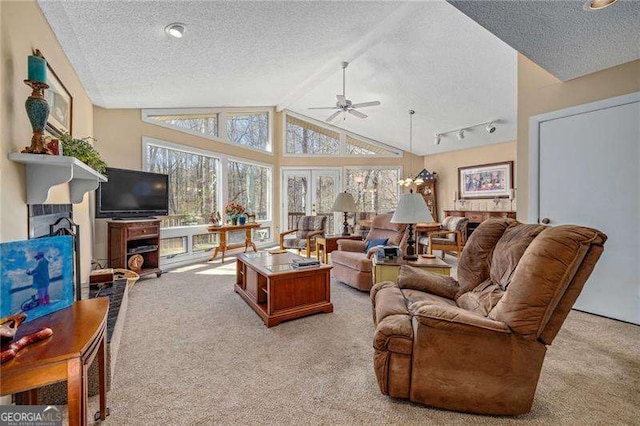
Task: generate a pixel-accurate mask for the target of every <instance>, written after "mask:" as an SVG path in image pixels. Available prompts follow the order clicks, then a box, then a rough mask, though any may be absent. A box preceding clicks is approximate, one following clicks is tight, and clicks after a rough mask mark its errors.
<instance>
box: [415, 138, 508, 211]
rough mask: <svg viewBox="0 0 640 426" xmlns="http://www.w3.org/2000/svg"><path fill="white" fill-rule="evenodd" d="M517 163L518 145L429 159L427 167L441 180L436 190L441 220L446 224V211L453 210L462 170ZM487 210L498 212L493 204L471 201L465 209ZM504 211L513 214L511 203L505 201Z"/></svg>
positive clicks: (480, 149) (502, 207) (487, 147)
mask: <svg viewBox="0 0 640 426" xmlns="http://www.w3.org/2000/svg"><path fill="white" fill-rule="evenodd" d="M515 159H516V142H515V141H512V142H504V143H498V144H494V145H487V146H483V147H480V148H471V149H465V150H460V151H452V152H445V153H442V154H435V155H427V156H425V157H424V167H425V168H426V169H427V170H429V171H431V172H436V173H437V177H438V183H437V187H436V191H437V195H438V219H439V220H442V219H443V218H444V210H445V209H446V210H452V209H453V195H454V192H455V191H458V167H467V166H474V165H480V164H489V163H497V162H501V161H515ZM515 169H517V164H516V165H515V168H514V174H515V173H516V170H515ZM459 207H460V206H459V205H458V208H459ZM487 208H488V209H493V208H494V204H493V202H492V201H491V200H471V201H467V202H466V203H465V209H474V210H484V209H487ZM500 208H501V210H509V208H510V204H509V201H502V202H501V204H500ZM514 208H515V202H514Z"/></svg>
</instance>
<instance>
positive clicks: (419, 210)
mask: <svg viewBox="0 0 640 426" xmlns="http://www.w3.org/2000/svg"><path fill="white" fill-rule="evenodd" d="M422 222H428V223H429V222H433V216H431V212H430V211H429V208H428V207H427V203H425V202H424V198H422V195H420V194H414V193H413V192H411V193H409V194H402V195H401V196H400V199H399V200H398V207H397V208H396V211H395V213H394V214H393V217H392V218H391V223H422Z"/></svg>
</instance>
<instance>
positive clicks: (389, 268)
mask: <svg viewBox="0 0 640 426" xmlns="http://www.w3.org/2000/svg"><path fill="white" fill-rule="evenodd" d="M371 259H372V260H373V283H374V284H377V283H379V282H382V281H393V282H396V280H397V279H398V273H399V272H400V266H402V265H409V266H415V267H418V268H424V269H425V270H427V271H429V272H433V273H436V274H441V275H451V266H450V265H448V264H447V263H446V262H444V261H443V260H441V259H439V258H437V257H436V258H433V259H427V258H424V257H422V256H420V257H418V260H416V261H406V260H403V259H402V258H400V259H398V260H397V261H394V262H389V261H386V262H380V261H378V260H377V258H376V256H372V257H371Z"/></svg>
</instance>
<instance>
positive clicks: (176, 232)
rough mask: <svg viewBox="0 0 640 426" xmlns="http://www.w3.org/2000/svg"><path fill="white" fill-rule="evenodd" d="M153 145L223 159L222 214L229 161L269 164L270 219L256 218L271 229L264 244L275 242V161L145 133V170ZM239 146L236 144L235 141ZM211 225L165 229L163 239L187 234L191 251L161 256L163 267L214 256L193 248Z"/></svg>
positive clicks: (219, 189)
mask: <svg viewBox="0 0 640 426" xmlns="http://www.w3.org/2000/svg"><path fill="white" fill-rule="evenodd" d="M149 145H153V146H157V147H160V148H166V149H173V150H178V151H183V152H187V153H190V154H195V155H203V156H207V157H211V158H215V159H217V160H218V161H219V164H220V170H219V173H220V175H219V179H218V185H219V186H218V188H217V203H218V206H220V207H219V208H220V212H221V213H222V209H223V208H224V205H225V204H226V203H227V202H228V198H229V194H228V170H229V161H236V162H240V163H244V164H249V165H253V166H260V167H266V168H268V169H269V170H270V173H271V182H270V183H269V185H268V186H267V190H268V192H269V194H268V200H269V219H268V220H256V222H257V223H260V224H261V225H262V226H261V227H268V228H270V231H269V235H270V236H271V238H270V239H268V240H265V241H263V242H260V244H261V246H262V245H265V246H270V245H273V243H274V241H275V240H274V235H275V224H274V221H273V217H274V212H275V204H274V201H275V200H274V196H275V190H274V188H275V178H276V176H275V166H274V165H273V164H269V163H264V162H260V161H255V160H249V159H246V158H243V157H238V156H232V155H228V154H223V153H220V152H215V151H210V150H206V149H202V148H196V147H193V146H190V145H182V144H177V143H173V142H169V141H165V140H162V139H158V138H154V137H150V136H143V137H142V144H141V146H142V170H144V171H146V170H148V166H149V164H148V163H147V149H148V146H149ZM234 145H235V144H234ZM208 227H209V224H204V225H185V226H175V227H171V228H161V232H162V235H161V237H162V238H172V237H187V252H186V253H181V254H176V255H172V256H171V257H167V256H164V257H161V258H160V260H161V266H162V265H164V266H168V265H172V266H173V265H174V264H176V265H177V264H182V263H185V262H190V261H192V260H201V259H204V258H208V257H210V256H211V253H210V251H208V250H197V251H194V250H193V236H194V235H199V234H206V233H207V232H208V231H207V228H208Z"/></svg>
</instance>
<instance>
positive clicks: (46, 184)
mask: <svg viewBox="0 0 640 426" xmlns="http://www.w3.org/2000/svg"><path fill="white" fill-rule="evenodd" d="M9 159H10V160H12V161H15V162H18V163H22V164H24V165H25V166H26V174H27V204H44V203H45V201H47V198H49V190H50V189H51V188H53V187H54V186H56V185H61V184H63V183H67V182H69V198H70V199H71V202H72V203H73V204H78V203H81V202H82V199H83V197H84V194H85V193H86V192H89V191H94V190H96V189H97V188H98V185H99V184H100V182H106V181H107V178H106V177H105V176H103V175H101V174H100V173H98V172H96V171H95V170H93V169H92V168H91V167H89V166H87V165H86V164H84V163H83V162H81V161H80V160H78V159H76V158H73V157H67V156H64V155H44V154H21V153H19V152H12V153H10V154H9Z"/></svg>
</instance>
